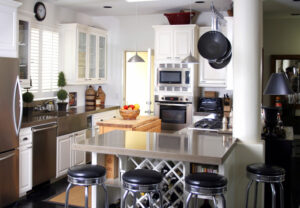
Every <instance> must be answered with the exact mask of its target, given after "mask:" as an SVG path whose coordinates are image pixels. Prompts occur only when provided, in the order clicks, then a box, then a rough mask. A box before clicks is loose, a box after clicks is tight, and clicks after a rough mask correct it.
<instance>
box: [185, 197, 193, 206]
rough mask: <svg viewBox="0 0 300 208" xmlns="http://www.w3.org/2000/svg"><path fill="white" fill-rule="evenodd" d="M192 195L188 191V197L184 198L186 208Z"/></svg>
mask: <svg viewBox="0 0 300 208" xmlns="http://www.w3.org/2000/svg"><path fill="white" fill-rule="evenodd" d="M192 195H193V194H192V193H189V195H188V197H187V198H186V201H185V208H188V207H189V204H190V201H191V198H192Z"/></svg>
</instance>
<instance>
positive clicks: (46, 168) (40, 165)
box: [32, 122, 57, 186]
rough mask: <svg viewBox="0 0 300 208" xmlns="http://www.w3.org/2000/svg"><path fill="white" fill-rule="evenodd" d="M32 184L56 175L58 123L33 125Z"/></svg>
mask: <svg viewBox="0 0 300 208" xmlns="http://www.w3.org/2000/svg"><path fill="white" fill-rule="evenodd" d="M32 133H33V138H32V152H33V154H32V186H36V185H38V184H41V183H44V182H46V181H48V180H50V179H51V178H55V176H56V135H57V123H56V122H53V123H48V124H44V125H40V126H35V127H32Z"/></svg>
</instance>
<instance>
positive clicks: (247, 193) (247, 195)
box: [245, 180, 253, 208]
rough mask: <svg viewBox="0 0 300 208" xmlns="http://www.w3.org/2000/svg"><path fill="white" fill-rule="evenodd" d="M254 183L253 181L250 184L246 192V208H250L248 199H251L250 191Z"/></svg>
mask: <svg viewBox="0 0 300 208" xmlns="http://www.w3.org/2000/svg"><path fill="white" fill-rule="evenodd" d="M252 183H253V180H250V181H249V183H248V186H247V192H246V206H245V207H246V208H248V197H249V191H250V188H251V185H252Z"/></svg>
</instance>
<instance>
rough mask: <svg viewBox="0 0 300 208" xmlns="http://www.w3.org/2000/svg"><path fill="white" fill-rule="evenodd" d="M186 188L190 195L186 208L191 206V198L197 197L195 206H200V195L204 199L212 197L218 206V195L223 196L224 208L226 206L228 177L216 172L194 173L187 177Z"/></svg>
mask: <svg viewBox="0 0 300 208" xmlns="http://www.w3.org/2000/svg"><path fill="white" fill-rule="evenodd" d="M185 190H186V191H187V192H189V195H188V197H187V199H186V202H185V208H188V207H189V204H190V201H191V198H192V197H193V196H195V197H196V203H195V207H197V208H198V204H197V202H198V200H197V199H198V196H199V197H200V198H204V199H207V198H209V199H212V200H213V202H214V206H215V207H216V208H217V207H218V205H217V199H216V197H221V199H222V204H223V208H226V200H225V197H224V194H225V192H226V190H227V179H226V177H224V176H221V175H219V174H215V173H193V174H190V175H188V176H187V177H185Z"/></svg>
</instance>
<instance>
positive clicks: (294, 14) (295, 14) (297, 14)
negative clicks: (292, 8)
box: [291, 13, 300, 16]
mask: <svg viewBox="0 0 300 208" xmlns="http://www.w3.org/2000/svg"><path fill="white" fill-rule="evenodd" d="M291 15H292V16H299V15H300V13H291Z"/></svg>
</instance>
